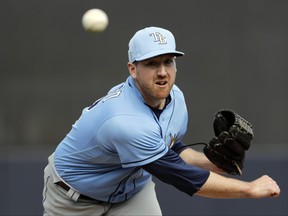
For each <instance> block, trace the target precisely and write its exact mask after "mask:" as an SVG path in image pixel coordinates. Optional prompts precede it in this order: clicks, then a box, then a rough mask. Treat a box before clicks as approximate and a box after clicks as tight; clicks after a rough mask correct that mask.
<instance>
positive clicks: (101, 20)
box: [82, 8, 108, 32]
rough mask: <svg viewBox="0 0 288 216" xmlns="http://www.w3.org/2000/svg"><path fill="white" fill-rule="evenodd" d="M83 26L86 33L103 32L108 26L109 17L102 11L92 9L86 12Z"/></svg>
mask: <svg viewBox="0 0 288 216" xmlns="http://www.w3.org/2000/svg"><path fill="white" fill-rule="evenodd" d="M82 25H83V27H84V29H85V30H86V31H89V32H102V31H104V30H105V29H106V28H107V26H108V16H107V14H106V13H105V12H104V11H103V10H101V9H97V8H93V9H90V10H88V11H86V12H85V13H84V15H83V17H82Z"/></svg>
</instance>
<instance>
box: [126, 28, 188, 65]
mask: <svg viewBox="0 0 288 216" xmlns="http://www.w3.org/2000/svg"><path fill="white" fill-rule="evenodd" d="M163 54H174V55H175V56H183V55H184V53H183V52H180V51H176V43H175V38H174V36H173V34H172V33H171V32H170V31H168V30H166V29H163V28H159V27H147V28H144V29H141V30H139V31H137V32H136V33H135V35H134V36H133V37H132V38H131V40H130V41H129V50H128V59H129V62H134V61H142V60H145V59H148V58H152V57H155V56H158V55H163Z"/></svg>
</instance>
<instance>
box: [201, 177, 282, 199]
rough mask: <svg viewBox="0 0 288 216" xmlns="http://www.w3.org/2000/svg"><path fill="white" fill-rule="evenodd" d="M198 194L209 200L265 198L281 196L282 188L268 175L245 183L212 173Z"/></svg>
mask: <svg viewBox="0 0 288 216" xmlns="http://www.w3.org/2000/svg"><path fill="white" fill-rule="evenodd" d="M196 194H197V195H199V196H203V197H208V198H265V197H277V196H279V194H280V188H279V187H278V185H277V183H276V182H275V181H274V180H273V179H271V178H270V177H269V176H267V175H265V176H262V177H260V178H258V179H256V180H254V181H252V182H245V181H241V180H238V179H232V178H227V177H224V176H221V175H218V174H216V173H213V172H210V176H209V177H208V179H207V181H206V183H205V184H204V185H203V186H202V187H201V188H200V190H199V191H198V192H197V193H196Z"/></svg>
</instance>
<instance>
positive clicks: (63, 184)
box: [56, 181, 102, 202]
mask: <svg viewBox="0 0 288 216" xmlns="http://www.w3.org/2000/svg"><path fill="white" fill-rule="evenodd" d="M56 184H57V185H58V186H60V187H61V188H63V189H64V190H66V191H69V190H70V187H69V186H68V185H66V184H65V183H64V182H62V181H60V182H57V183H56ZM79 199H84V200H90V201H97V202H102V201H99V200H96V199H93V198H91V197H88V196H85V195H83V194H80V196H79Z"/></svg>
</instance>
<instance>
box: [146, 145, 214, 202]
mask: <svg viewBox="0 0 288 216" xmlns="http://www.w3.org/2000/svg"><path fill="white" fill-rule="evenodd" d="M143 168H144V169H145V170H146V171H147V172H149V173H150V174H152V175H153V176H155V177H157V178H158V179H160V180H161V181H163V182H165V183H167V184H170V185H173V186H174V187H176V188H177V189H179V190H180V191H182V192H185V193H186V194H188V195H190V196H192V195H193V194H194V193H196V192H197V191H198V190H199V189H200V188H201V187H202V185H203V184H204V183H205V182H206V181H207V179H208V177H209V175H210V172H209V171H207V170H204V169H201V168H198V167H195V166H191V165H188V164H187V163H185V162H184V160H182V158H181V157H180V156H179V155H178V154H176V153H175V152H174V151H172V150H171V149H169V151H168V152H167V154H165V155H164V156H163V157H161V158H159V159H157V160H156V161H153V162H151V163H149V164H146V165H144V166H143Z"/></svg>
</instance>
